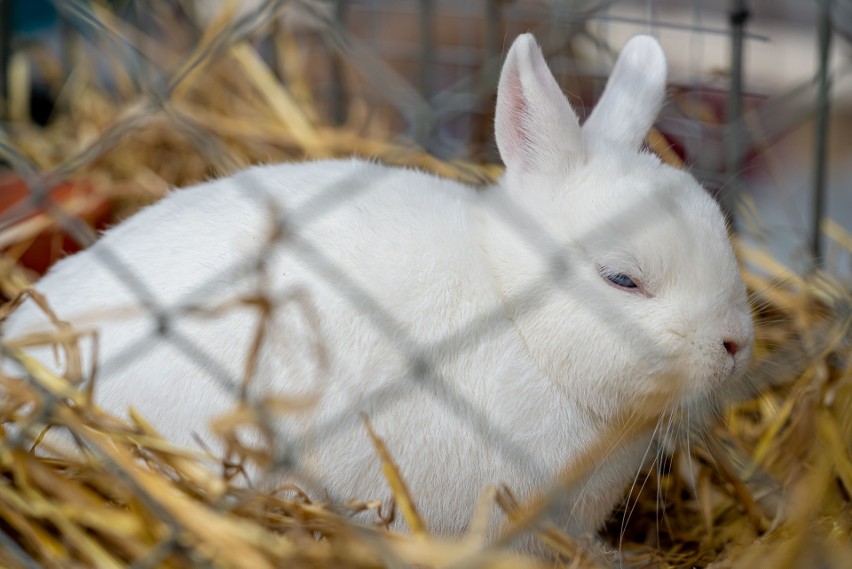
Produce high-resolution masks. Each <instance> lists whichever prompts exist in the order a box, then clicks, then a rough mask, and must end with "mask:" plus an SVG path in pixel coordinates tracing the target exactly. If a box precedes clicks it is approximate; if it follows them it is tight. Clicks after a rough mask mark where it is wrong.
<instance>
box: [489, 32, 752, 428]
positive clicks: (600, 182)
mask: <svg viewBox="0 0 852 569" xmlns="http://www.w3.org/2000/svg"><path fill="white" fill-rule="evenodd" d="M665 81H666V62H665V57H664V55H663V52H662V49H661V48H660V46H659V44H658V43H657V42H656V41H655V40H654V39H653V38H650V37H647V36H637V37H635V38H633V39H632V40H630V41H629V42H628V43H627V45H626V46H625V47H624V49H623V51H622V52H621V55H620V56H619V58H618V61H617V62H616V64H615V68H614V69H613V71H612V75H611V77H610V79H609V81H608V83H607V86H606V89H605V90H604V93H603V96H602V97H601V100H600V102H599V103H598V105H597V106H596V107H595V109H594V111H593V112H592V113H591V115H590V116H589V117H588V120H586V121H585V124H583V125H582V126H580V124H579V121H578V118H577V116H576V114H575V113H574V111H573V110H572V108H571V106H570V105H569V103H568V101H567V100H566V98H565V97H564V95H563V94H562V92H561V90H560V89H559V86H558V85H557V83H556V81H555V80H554V78H553V76H552V75H551V73H550V71H549V70H548V67H547V64H546V63H545V61H544V59H543V57H542V54H541V51H540V50H539V48H538V46H537V44H536V42H535V39H534V38H533V37H532V36H531V35H529V34H526V35H522V36H520V37H519V38H518V39H517V40H516V41H515V43H514V44H513V46H512V48H511V49H510V51H509V53H508V56H507V59H506V62H505V64H504V67H503V71H502V75H501V78H500V84H499V91H498V101H497V112H496V135H497V145H498V147H499V150H500V154H501V156H502V158H503V161H504V163H505V165H506V172H505V174H504V176H503V178H502V179H501V181H500V183H499V186H500V187H499V188H497V189H496V190H495V192H494V195H493V199H492V200H491V202H490V206H491V207H489V208H487V213H486V217H487V218H488V219H489V221H487V222H486V223H488V224H489V229H488V230H487V237H486V245H485V249H486V251H487V252H488V255H489V258H490V259H491V262H492V268H493V270H494V275H495V280H496V282H497V285H498V288H499V289H500V293H501V294H502V296H503V300H504V302H505V305H506V307H507V311H508V312H509V315H510V317H511V318H512V320H513V321H514V322H515V324H516V326H517V329H518V331H519V333H520V334H521V335H522V336H523V338H524V340H525V343H526V345H527V346H528V349H529V352H530V354H531V355H532V357H533V359H534V361H535V362H536V363H537V364H538V366H539V368H540V369H542V370H543V371H544V372H545V373H546V374H547V375H548V376H549V377H550V378H552V379H553V381H554V382H555V383H556V384H557V385H558V386H559V387H560V388H561V389H564V390H565V392H566V393H567V394H569V395H573V396H575V397H576V398H577V399H578V400H580V401H584V402H588V404H589V406H590V408H591V410H592V411H594V412H595V413H597V414H599V415H602V416H608V415H611V414H613V413H615V412H623V411H625V410H627V411H631V410H632V411H634V412H639V413H642V412H648V413H653V414H658V413H660V412H662V411H664V410H666V409H667V408H671V409H673V408H675V407H681V406H683V405H684V404H688V405H690V407H693V408H696V409H697V410H698V408H701V407H706V405H705V403H706V402H707V401H708V398H712V397H716V396H719V395H723V394H724V393H725V392H726V391H728V388H730V387H733V386H734V385H735V384H738V383H739V382H740V381H741V377H742V373H743V371H744V369H745V367H746V365H747V363H748V361H749V358H750V355H751V351H752V333H753V330H752V323H751V316H750V311H749V307H748V303H747V298H746V290H745V287H744V285H743V282H742V280H741V278H740V274H739V269H738V267H737V263H736V260H735V257H734V253H733V251H732V248H731V245H730V242H729V238H728V234H727V230H726V222H725V219H724V217H723V215H722V213H721V211H720V209H719V207H718V205H717V204H716V202H715V201H714V200H713V199H712V198H711V197H710V196H709V195H708V194H707V192H706V191H705V190H704V189H703V188H702V187H701V186H700V185H699V184H698V183H697V182H696V181H695V179H694V178H693V177H692V176H691V175H689V174H688V173H686V172H683V171H680V170H677V169H675V168H672V167H670V166H667V165H665V164H663V163H661V162H660V160H659V159H658V158H657V157H656V156H655V155H654V154H652V153H650V152H648V151H643V150H642V143H643V140H644V138H645V136H646V134H647V132H648V130H649V128H650V127H651V125H652V124H653V122H654V120H655V119H656V117H657V114H658V113H659V111H660V108H661V106H662V103H663V101H664V98H665Z"/></svg>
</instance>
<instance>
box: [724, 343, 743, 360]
mask: <svg viewBox="0 0 852 569" xmlns="http://www.w3.org/2000/svg"><path fill="white" fill-rule="evenodd" d="M722 345H723V346H725V351H726V352H728V353H729V354H731V356H735V355H737V352H738V351H739V350H740V345H739V344H737V343H736V342H734V341H733V340H725V341H724V342H722Z"/></svg>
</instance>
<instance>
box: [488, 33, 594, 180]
mask: <svg viewBox="0 0 852 569" xmlns="http://www.w3.org/2000/svg"><path fill="white" fill-rule="evenodd" d="M495 134H496V138H497V148H498V149H499V150H500V157H501V158H502V159H503V163H504V164H505V165H506V170H507V172H508V173H509V174H510V175H511V174H512V173H513V172H515V173H522V172H526V173H533V174H544V175H547V174H553V173H557V172H560V171H561V170H563V169H565V167H566V166H567V165H568V164H570V163H571V162H572V161H573V159H575V158H576V157H577V155H578V154H580V153H581V152H582V149H583V145H582V133H581V130H580V126H579V123H578V121H577V115H575V114H574V111H573V110H572V109H571V105H569V104H568V101H567V99H566V98H565V95H563V94H562V91H561V90H560V89H559V85H557V84H556V79H554V78H553V75H552V74H551V73H550V70H549V69H548V68H547V63H546V62H545V61H544V57H543V56H542V54H541V50H540V49H539V47H538V44H536V41H535V38H534V37H533V35H532V34H523V35H520V36H518V38H517V39H516V40H515V43H513V44H512V47H511V48H510V49H509V54H508V55H507V56H506V61H505V63H504V64H503V70H502V72H501V73H500V85H499V86H498V88H497V111H496V113H495Z"/></svg>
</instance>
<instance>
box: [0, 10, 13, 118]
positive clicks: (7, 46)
mask: <svg viewBox="0 0 852 569" xmlns="http://www.w3.org/2000/svg"><path fill="white" fill-rule="evenodd" d="M11 57H12V0H0V97H2V99H3V105H2V107H0V120H3V119H5V118H6V116H7V113H8V110H9V100H8V96H9V85H8V81H9V60H10V59H11Z"/></svg>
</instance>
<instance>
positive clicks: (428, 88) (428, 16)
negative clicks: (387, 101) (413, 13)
mask: <svg viewBox="0 0 852 569" xmlns="http://www.w3.org/2000/svg"><path fill="white" fill-rule="evenodd" d="M434 34H435V2H434V0H420V93H421V94H422V95H423V98H424V99H426V100H427V101H428V100H429V98H430V97H431V96H432V93H433V92H434V88H435V69H434V61H435V35H434Z"/></svg>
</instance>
